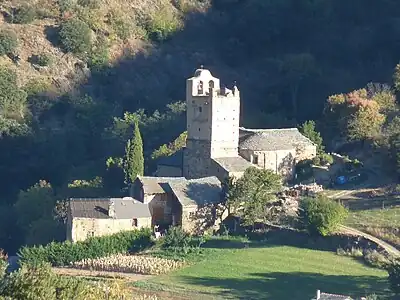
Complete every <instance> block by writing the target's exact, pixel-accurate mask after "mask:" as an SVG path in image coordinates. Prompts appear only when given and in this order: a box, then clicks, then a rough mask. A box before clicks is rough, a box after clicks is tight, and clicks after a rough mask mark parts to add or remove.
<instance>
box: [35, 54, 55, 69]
mask: <svg viewBox="0 0 400 300" xmlns="http://www.w3.org/2000/svg"><path fill="white" fill-rule="evenodd" d="M52 62H53V59H52V57H51V56H50V55H48V54H44V53H42V54H39V55H38V56H37V63H38V65H39V66H42V67H47V66H50V65H51V64H52Z"/></svg>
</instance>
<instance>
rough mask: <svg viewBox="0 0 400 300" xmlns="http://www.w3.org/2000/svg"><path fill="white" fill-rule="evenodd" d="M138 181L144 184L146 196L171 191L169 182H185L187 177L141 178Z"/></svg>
mask: <svg viewBox="0 0 400 300" xmlns="http://www.w3.org/2000/svg"><path fill="white" fill-rule="evenodd" d="M138 179H139V180H140V181H141V182H142V184H143V191H144V193H145V194H164V193H167V192H168V191H169V187H168V183H169V182H181V181H185V180H186V179H185V177H152V176H140V177H138Z"/></svg>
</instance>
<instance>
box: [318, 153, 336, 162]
mask: <svg viewBox="0 0 400 300" xmlns="http://www.w3.org/2000/svg"><path fill="white" fill-rule="evenodd" d="M319 157H320V163H321V165H327V164H330V165H331V164H333V156H332V155H330V154H328V153H321V154H320V155H319Z"/></svg>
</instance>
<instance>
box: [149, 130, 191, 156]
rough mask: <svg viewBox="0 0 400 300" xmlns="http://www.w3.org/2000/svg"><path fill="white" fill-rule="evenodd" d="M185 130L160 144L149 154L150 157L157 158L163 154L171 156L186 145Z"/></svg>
mask: <svg viewBox="0 0 400 300" xmlns="http://www.w3.org/2000/svg"><path fill="white" fill-rule="evenodd" d="M186 138H187V131H184V132H182V133H181V134H180V135H179V136H178V137H177V138H176V139H175V140H174V141H173V142H171V143H169V144H168V145H167V144H163V145H161V146H160V147H159V148H158V149H156V150H154V151H153V153H152V154H151V158H152V159H158V158H160V157H164V156H171V155H172V154H174V153H175V152H177V151H179V150H181V149H182V148H183V147H185V146H186Z"/></svg>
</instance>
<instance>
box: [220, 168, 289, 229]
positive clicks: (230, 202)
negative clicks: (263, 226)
mask: <svg viewBox="0 0 400 300" xmlns="http://www.w3.org/2000/svg"><path fill="white" fill-rule="evenodd" d="M281 188H282V177H281V176H280V175H279V174H275V173H274V172H273V171H271V170H264V169H258V168H255V167H250V168H248V169H247V170H246V171H245V172H244V174H243V176H242V177H240V178H239V179H237V180H236V181H233V180H232V179H231V180H230V181H229V182H228V185H227V186H226V187H225V191H226V197H227V198H226V205H227V207H228V209H229V211H230V212H232V213H237V214H238V215H239V216H240V217H241V221H242V222H243V224H244V225H253V224H254V223H255V222H257V221H264V222H265V221H266V219H267V218H268V211H267V203H269V202H271V201H273V200H275V199H276V193H277V192H279V191H280V190H281Z"/></svg>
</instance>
